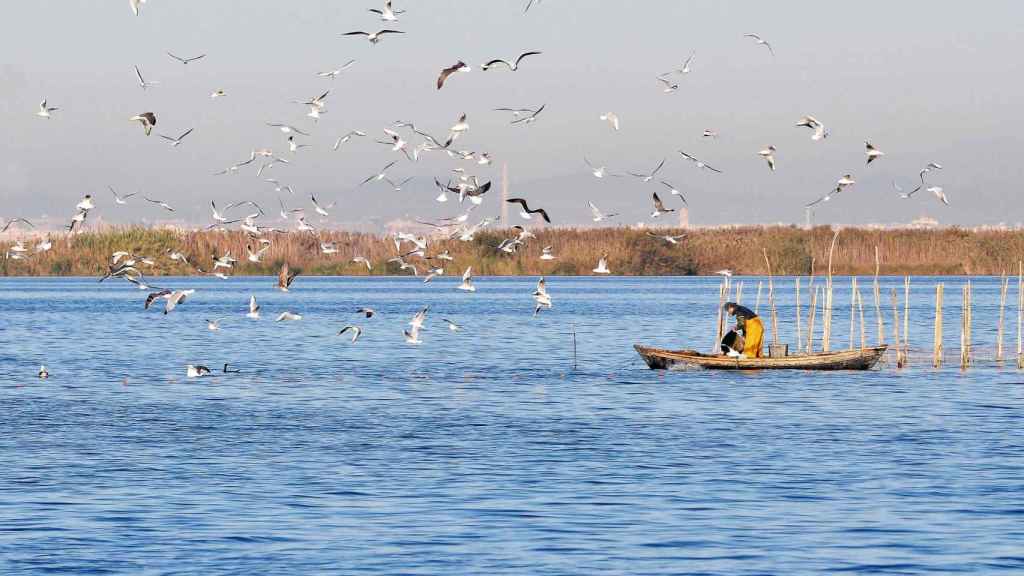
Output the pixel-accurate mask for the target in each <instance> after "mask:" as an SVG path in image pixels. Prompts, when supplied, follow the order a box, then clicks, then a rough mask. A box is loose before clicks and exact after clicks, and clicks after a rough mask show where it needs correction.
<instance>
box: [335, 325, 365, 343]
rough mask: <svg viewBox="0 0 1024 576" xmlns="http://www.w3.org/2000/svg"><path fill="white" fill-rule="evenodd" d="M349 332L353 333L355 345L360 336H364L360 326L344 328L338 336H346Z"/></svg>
mask: <svg viewBox="0 0 1024 576" xmlns="http://www.w3.org/2000/svg"><path fill="white" fill-rule="evenodd" d="M348 331H351V332H352V343H353V344H355V343H356V340H359V336H361V335H362V334H363V329H362V328H360V327H359V326H345V327H344V328H342V329H341V330H339V331H338V336H341V335H342V334H344V333H345V332H348Z"/></svg>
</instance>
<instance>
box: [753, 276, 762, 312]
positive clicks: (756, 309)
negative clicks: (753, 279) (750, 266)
mask: <svg viewBox="0 0 1024 576" xmlns="http://www.w3.org/2000/svg"><path fill="white" fill-rule="evenodd" d="M761 284H763V282H762V281H761V280H758V281H757V300H755V301H754V314H758V315H760V314H761Z"/></svg>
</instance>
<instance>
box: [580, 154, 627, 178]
mask: <svg viewBox="0 0 1024 576" xmlns="http://www.w3.org/2000/svg"><path fill="white" fill-rule="evenodd" d="M583 161H584V162H585V163H586V164H587V166H589V167H590V173H591V174H593V175H594V178H604V177H605V176H620V174H609V173H608V168H607V167H606V166H594V165H593V164H591V163H590V160H587V157H586V156H584V157H583Z"/></svg>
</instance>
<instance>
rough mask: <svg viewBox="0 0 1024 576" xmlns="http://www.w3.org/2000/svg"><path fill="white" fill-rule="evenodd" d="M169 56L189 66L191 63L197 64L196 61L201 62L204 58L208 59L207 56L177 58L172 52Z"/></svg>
mask: <svg viewBox="0 0 1024 576" xmlns="http://www.w3.org/2000/svg"><path fill="white" fill-rule="evenodd" d="M167 55H168V56H170V57H171V58H174V59H175V60H177V61H178V62H181V63H182V64H188V63H189V62H195V61H196V60H200V59H202V58H206V54H200V55H199V56H193V57H191V58H182V57H181V56H175V55H174V54H172V53H170V52H168V53H167Z"/></svg>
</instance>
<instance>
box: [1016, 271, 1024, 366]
mask: <svg viewBox="0 0 1024 576" xmlns="http://www.w3.org/2000/svg"><path fill="white" fill-rule="evenodd" d="M1022 325H1024V262H1021V261H1018V262H1017V369H1020V368H1024V349H1022V348H1024V337H1022V334H1021V326H1022Z"/></svg>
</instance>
